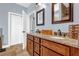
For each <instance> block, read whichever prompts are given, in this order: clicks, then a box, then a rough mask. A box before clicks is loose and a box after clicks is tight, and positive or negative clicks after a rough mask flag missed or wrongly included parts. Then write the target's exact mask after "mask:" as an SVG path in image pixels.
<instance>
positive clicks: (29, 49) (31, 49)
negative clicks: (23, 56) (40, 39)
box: [27, 39, 33, 55]
mask: <svg viewBox="0 0 79 59" xmlns="http://www.w3.org/2000/svg"><path fill="white" fill-rule="evenodd" d="M27 50H28V52H29V54H30V55H33V41H31V40H30V39H27Z"/></svg>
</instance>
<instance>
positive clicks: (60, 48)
mask: <svg viewBox="0 0 79 59" xmlns="http://www.w3.org/2000/svg"><path fill="white" fill-rule="evenodd" d="M41 45H43V46H45V47H48V48H49V49H51V50H53V51H56V52H58V53H60V54H62V55H69V47H67V46H64V45H62V44H58V43H55V42H53V41H48V40H41Z"/></svg>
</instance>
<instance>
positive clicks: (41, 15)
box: [36, 9, 45, 26]
mask: <svg viewBox="0 0 79 59" xmlns="http://www.w3.org/2000/svg"><path fill="white" fill-rule="evenodd" d="M44 12H45V9H41V10H40V11H38V12H37V13H36V25H37V26H40V25H44V17H45V15H44Z"/></svg>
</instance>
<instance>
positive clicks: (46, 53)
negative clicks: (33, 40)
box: [41, 46, 61, 56]
mask: <svg viewBox="0 0 79 59" xmlns="http://www.w3.org/2000/svg"><path fill="white" fill-rule="evenodd" d="M41 56H61V55H59V54H58V53H56V52H53V51H51V50H50V49H48V48H45V47H43V46H41Z"/></svg>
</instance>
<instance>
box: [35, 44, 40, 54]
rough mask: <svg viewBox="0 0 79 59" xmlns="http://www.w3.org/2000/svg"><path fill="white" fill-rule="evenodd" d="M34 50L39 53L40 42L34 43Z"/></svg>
mask: <svg viewBox="0 0 79 59" xmlns="http://www.w3.org/2000/svg"><path fill="white" fill-rule="evenodd" d="M34 51H35V52H37V53H38V54H39V44H37V43H34Z"/></svg>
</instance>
